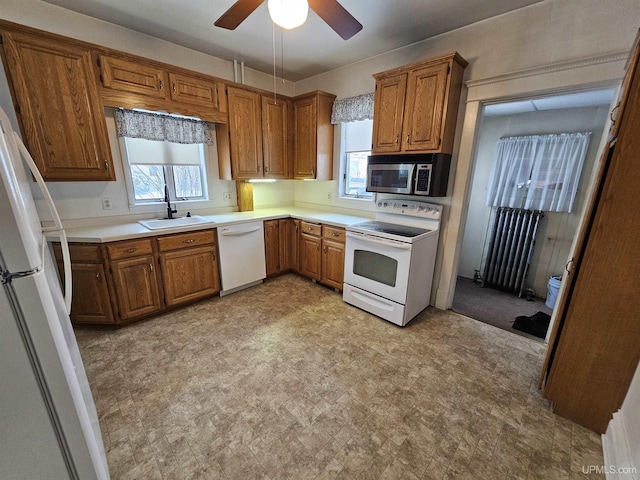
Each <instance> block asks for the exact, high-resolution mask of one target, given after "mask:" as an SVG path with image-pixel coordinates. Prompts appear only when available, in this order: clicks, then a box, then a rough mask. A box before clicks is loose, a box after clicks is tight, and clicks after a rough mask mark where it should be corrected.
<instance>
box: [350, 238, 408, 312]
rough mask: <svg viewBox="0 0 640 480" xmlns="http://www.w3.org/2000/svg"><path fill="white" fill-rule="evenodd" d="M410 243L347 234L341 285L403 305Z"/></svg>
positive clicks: (405, 294)
mask: <svg viewBox="0 0 640 480" xmlns="http://www.w3.org/2000/svg"><path fill="white" fill-rule="evenodd" d="M410 261H411V244H410V243H404V242H399V241H397V240H390V239H386V238H382V237H377V236H374V235H368V234H364V233H360V232H350V231H347V241H346V246H345V260H344V282H345V283H348V284H349V285H352V286H354V287H358V288H360V289H362V290H366V291H367V292H370V293H373V294H375V295H379V296H381V297H384V298H387V299H389V300H393V301H394V302H397V303H400V304H403V305H404V303H405V301H406V298H407V281H408V278H409V264H410Z"/></svg>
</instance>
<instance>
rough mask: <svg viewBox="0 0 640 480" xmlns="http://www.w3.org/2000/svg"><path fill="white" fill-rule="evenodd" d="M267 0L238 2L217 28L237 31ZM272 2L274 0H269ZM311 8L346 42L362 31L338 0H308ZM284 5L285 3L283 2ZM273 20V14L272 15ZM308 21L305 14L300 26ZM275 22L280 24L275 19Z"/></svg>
mask: <svg viewBox="0 0 640 480" xmlns="http://www.w3.org/2000/svg"><path fill="white" fill-rule="evenodd" d="M264 1H265V0H238V1H237V2H236V3H234V4H233V5H231V7H230V8H229V10H227V11H226V12H224V13H223V14H222V16H221V17H220V18H219V19H218V20H216V22H215V24H214V25H215V26H216V27H222V28H226V29H228V30H235V29H236V27H237V26H238V25H240V24H241V23H242V22H243V21H244V20H245V19H246V18H247V17H248V16H249V15H251V13H252V12H253V11H254V10H255V9H256V8H258V7H259V6H260V4H261V3H262V2H264ZM269 1H270V2H271V1H272V0H269ZM307 1H308V4H309V7H311V9H312V10H313V11H314V12H316V13H317V14H318V16H319V17H320V18H322V20H324V21H325V22H326V23H327V25H329V26H330V27H331V28H332V29H333V30H335V32H336V33H337V34H338V35H340V36H341V37H342V38H343V39H344V40H348V39H350V38H351V37H353V36H354V35H355V34H356V33H358V32H359V31H360V30H362V24H361V23H360V22H358V21H357V20H356V19H355V18H353V16H352V15H351V14H350V13H349V12H347V11H346V10H345V8H344V7H343V6H342V5H340V4H339V3H338V2H337V0H307ZM281 3H284V2H281ZM271 8H272V6H271V5H269V11H270V12H271V11H272V10H271ZM271 16H272V18H274V17H273V14H272V15H271ZM305 19H306V8H305V14H304V18H303V19H302V21H301V22H300V23H299V24H298V25H300V24H302V23H303V22H304V20H305ZM274 21H275V22H276V23H278V22H277V21H276V20H275V18H274Z"/></svg>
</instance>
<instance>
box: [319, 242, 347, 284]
mask: <svg viewBox="0 0 640 480" xmlns="http://www.w3.org/2000/svg"><path fill="white" fill-rule="evenodd" d="M321 281H322V283H324V284H326V285H329V286H331V287H333V288H336V289H338V290H342V283H343V282H344V243H342V242H338V241H336V240H329V239H326V238H323V239H322V280H321Z"/></svg>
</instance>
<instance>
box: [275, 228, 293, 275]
mask: <svg viewBox="0 0 640 480" xmlns="http://www.w3.org/2000/svg"><path fill="white" fill-rule="evenodd" d="M278 230H279V231H278V235H279V239H280V242H279V247H280V252H279V253H280V271H281V272H284V271H285V270H291V268H292V267H293V262H292V260H291V259H292V256H293V249H292V246H291V240H292V238H293V234H292V230H293V220H292V219H291V218H283V219H281V220H278Z"/></svg>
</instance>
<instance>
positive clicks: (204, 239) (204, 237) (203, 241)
mask: <svg viewBox="0 0 640 480" xmlns="http://www.w3.org/2000/svg"><path fill="white" fill-rule="evenodd" d="M215 239H216V236H215V231H214V230H205V231H200V232H189V233H178V234H176V235H167V236H164V237H158V249H159V250H160V251H161V252H166V251H168V250H177V249H179V248H185V247H196V246H198V245H208V244H211V243H215Z"/></svg>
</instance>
